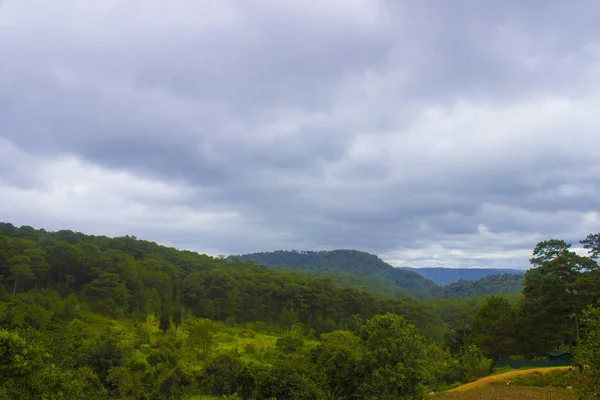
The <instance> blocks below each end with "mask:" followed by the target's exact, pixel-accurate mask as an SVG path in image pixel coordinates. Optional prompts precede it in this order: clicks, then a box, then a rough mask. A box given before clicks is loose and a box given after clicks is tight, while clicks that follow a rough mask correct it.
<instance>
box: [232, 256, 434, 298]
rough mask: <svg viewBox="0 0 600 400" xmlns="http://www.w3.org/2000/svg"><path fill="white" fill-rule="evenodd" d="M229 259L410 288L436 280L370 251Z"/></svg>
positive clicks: (424, 288) (422, 288)
mask: <svg viewBox="0 0 600 400" xmlns="http://www.w3.org/2000/svg"><path fill="white" fill-rule="evenodd" d="M229 259H230V260H235V259H239V260H240V261H252V262H254V263H256V264H262V265H266V266H270V267H290V268H294V269H300V270H308V271H316V272H320V273H333V274H344V275H354V276H358V277H366V278H374V279H376V280H378V281H379V282H381V283H383V284H385V285H389V286H394V287H398V288H402V289H408V290H409V291H412V292H419V291H422V292H428V291H429V290H431V289H432V288H434V287H435V286H436V284H435V283H434V282H433V281H431V280H429V279H427V278H424V277H423V276H421V275H419V274H418V273H416V272H415V271H409V270H407V269H401V268H394V267H392V266H391V265H389V264H387V263H386V262H384V261H383V260H381V259H380V258H379V257H377V256H376V255H373V254H369V253H365V252H362V251H357V250H332V251H286V250H279V251H274V252H267V253H253V254H243V255H234V256H230V257H229Z"/></svg>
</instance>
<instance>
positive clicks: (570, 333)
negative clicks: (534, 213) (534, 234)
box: [446, 234, 600, 360]
mask: <svg viewBox="0 0 600 400" xmlns="http://www.w3.org/2000/svg"><path fill="white" fill-rule="evenodd" d="M581 243H582V244H583V246H584V248H586V249H588V250H589V251H590V255H589V256H582V255H579V254H577V253H576V252H575V251H573V250H571V244H568V243H566V242H564V241H562V240H548V241H544V242H540V243H539V244H538V245H537V246H536V248H535V249H534V251H533V257H532V258H531V260H530V262H531V264H532V268H531V269H529V270H527V272H526V274H525V279H524V284H523V292H522V298H521V299H520V300H519V301H518V302H516V303H514V304H512V303H510V302H509V301H508V300H506V299H505V298H504V297H501V296H492V297H490V298H488V299H487V301H486V302H485V303H484V304H483V305H482V306H481V307H480V308H479V310H476V309H474V308H472V307H462V308H461V309H460V310H459V311H457V312H454V313H452V314H451V315H449V316H447V317H446V320H447V321H448V323H449V332H448V333H447V336H446V337H447V340H446V343H447V345H448V347H449V348H450V349H451V350H452V351H457V350H458V349H460V348H461V347H464V346H465V345H466V344H476V345H477V346H478V347H480V348H481V349H483V350H484V354H486V355H487V356H489V357H491V358H493V359H495V360H505V359H508V358H509V357H511V356H519V357H524V358H527V359H531V358H534V357H539V356H541V355H543V354H544V353H545V352H547V351H549V350H554V349H558V348H564V349H565V350H566V351H568V352H569V353H571V354H575V353H576V351H575V349H576V346H577V344H578V343H579V342H580V341H581V340H582V338H583V337H584V335H583V334H582V332H583V331H584V330H585V329H586V326H585V323H584V322H582V315H584V313H585V310H586V309H588V308H589V307H593V306H596V305H598V300H599V299H600V268H599V266H598V263H597V259H598V256H599V255H600V234H595V235H589V236H588V237H587V238H586V239H584V240H582V241H581ZM599 345H600V343H599Z"/></svg>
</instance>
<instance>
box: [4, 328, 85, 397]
mask: <svg viewBox="0 0 600 400" xmlns="http://www.w3.org/2000/svg"><path fill="white" fill-rule="evenodd" d="M0 382H2V385H1V386H0V398H1V397H4V398H10V399H17V400H20V399H23V400H24V399H31V398H35V399H49V400H52V399H74V398H77V397H78V396H79V395H80V394H81V390H82V387H81V386H80V385H78V382H77V381H73V379H72V377H71V376H70V375H69V374H65V373H63V372H62V371H60V370H59V369H58V368H57V367H56V365H54V364H52V363H50V355H49V354H48V353H46V352H45V351H44V350H43V349H42V348H41V347H38V346H35V345H32V344H29V343H27V342H26V341H25V340H24V339H23V338H21V337H20V336H19V335H18V334H16V333H12V332H8V331H5V330H0Z"/></svg>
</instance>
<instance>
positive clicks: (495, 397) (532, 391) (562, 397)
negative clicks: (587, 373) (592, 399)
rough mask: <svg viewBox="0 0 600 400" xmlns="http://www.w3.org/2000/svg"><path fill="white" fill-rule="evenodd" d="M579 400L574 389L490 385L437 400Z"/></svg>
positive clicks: (437, 398)
mask: <svg viewBox="0 0 600 400" xmlns="http://www.w3.org/2000/svg"><path fill="white" fill-rule="evenodd" d="M508 399H510V400H521V399H522V400H577V399H578V397H577V393H576V392H575V391H574V390H572V389H563V388H552V387H545V388H538V387H527V386H510V385H488V386H484V387H479V388H476V389H472V390H467V391H464V392H452V393H448V394H445V395H443V396H440V397H436V400H508Z"/></svg>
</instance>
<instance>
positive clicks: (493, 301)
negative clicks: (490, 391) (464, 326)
mask: <svg viewBox="0 0 600 400" xmlns="http://www.w3.org/2000/svg"><path fill="white" fill-rule="evenodd" d="M514 323H515V313H514V310H513V308H512V305H511V304H510V303H509V302H508V301H507V300H506V299H505V298H504V297H499V296H491V297H489V298H488V299H487V301H486V302H485V304H483V305H482V306H481V308H480V309H479V311H478V312H477V314H475V317H474V318H473V322H472V326H473V332H472V341H473V342H474V343H475V344H477V345H478V346H479V347H480V348H482V349H484V351H485V353H486V355H487V356H488V357H491V358H492V359H494V360H501V359H506V358H507V357H508V356H509V355H510V354H511V351H512V350H513V349H514V347H515V343H514V338H515V324H514Z"/></svg>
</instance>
